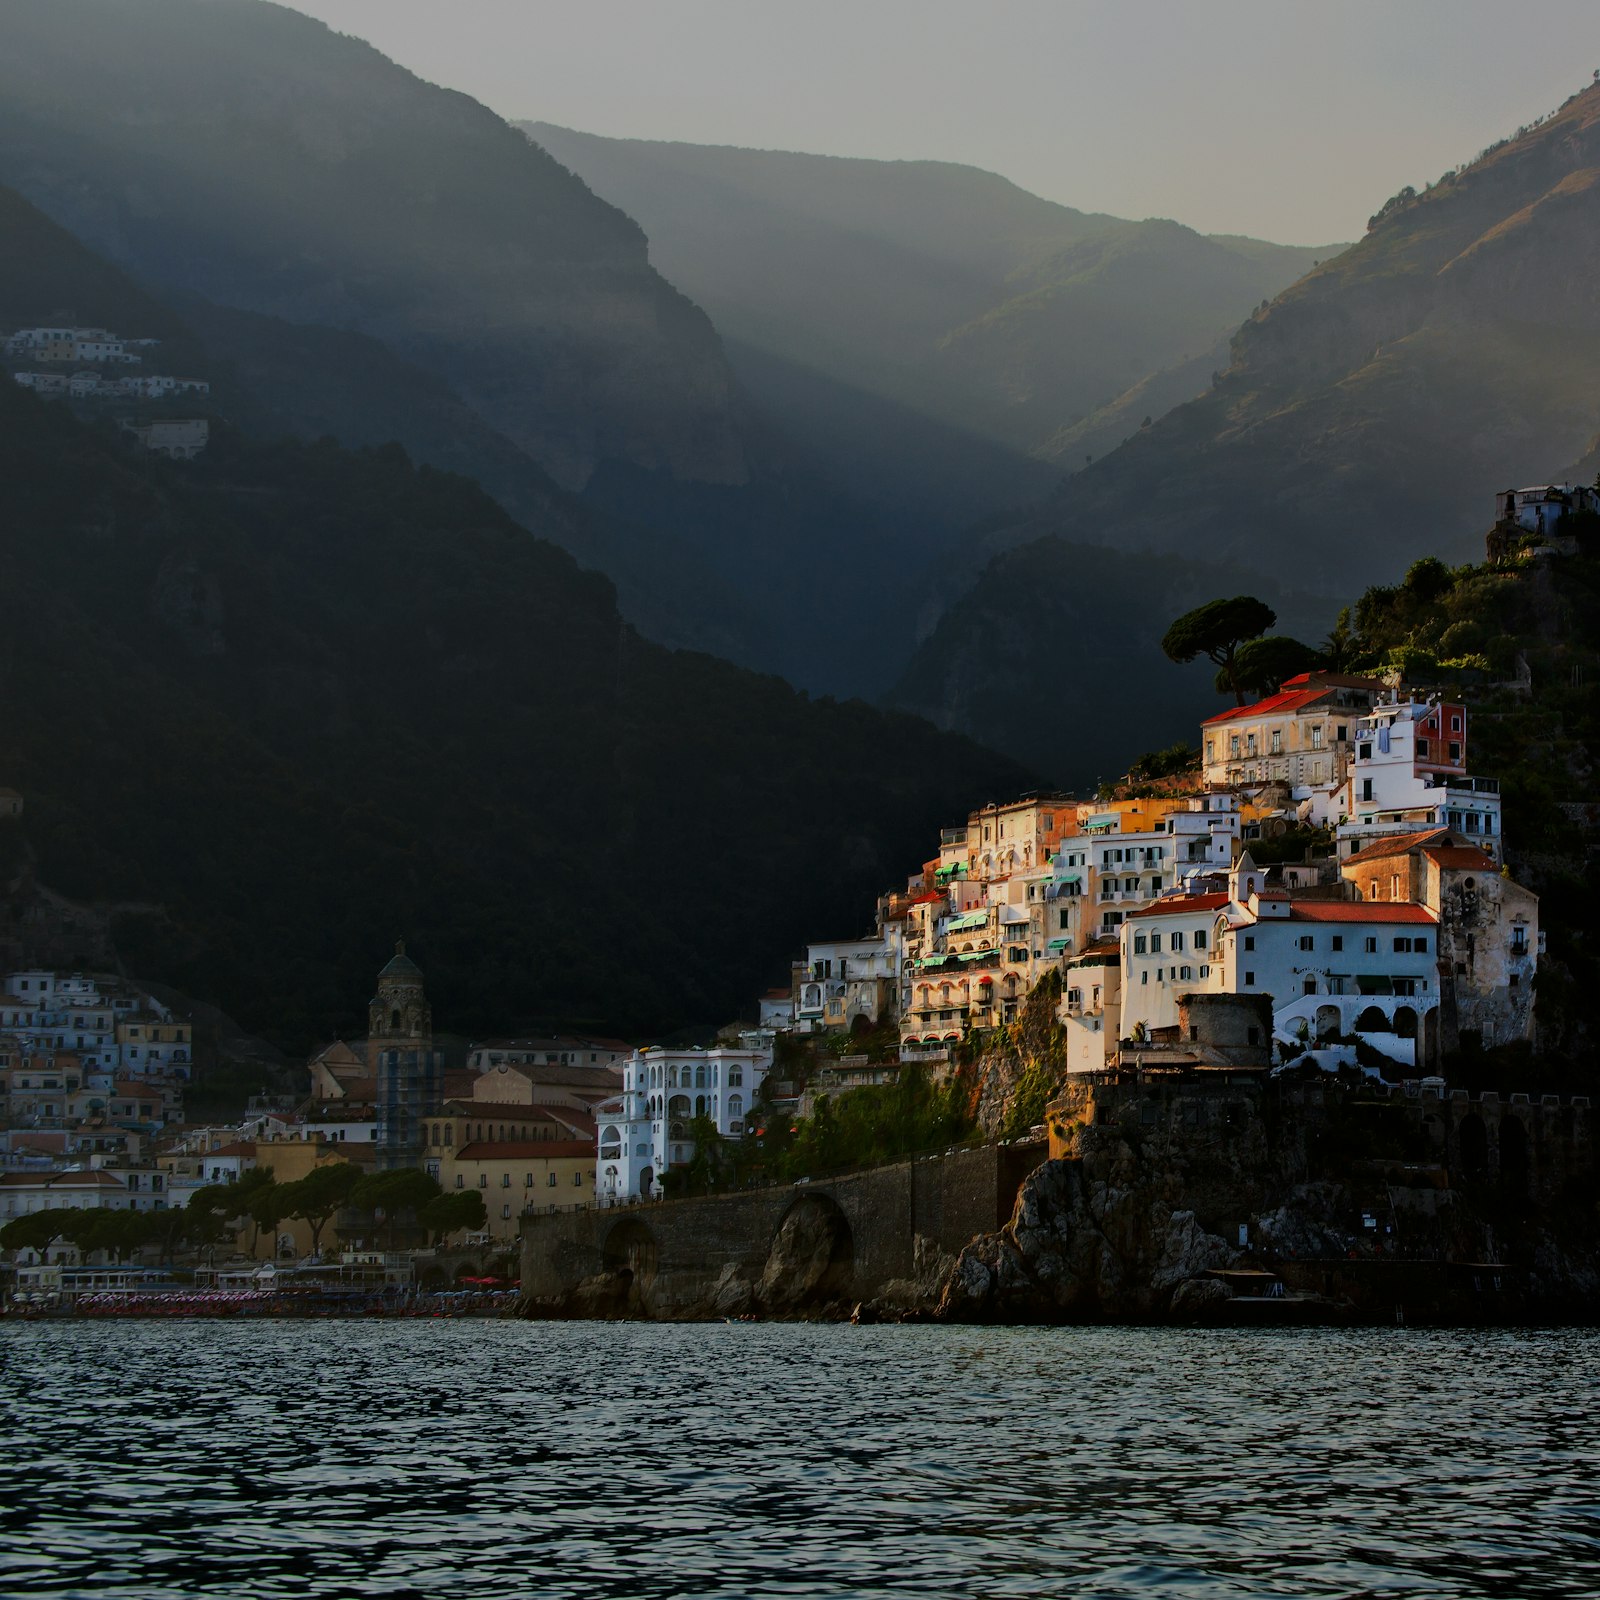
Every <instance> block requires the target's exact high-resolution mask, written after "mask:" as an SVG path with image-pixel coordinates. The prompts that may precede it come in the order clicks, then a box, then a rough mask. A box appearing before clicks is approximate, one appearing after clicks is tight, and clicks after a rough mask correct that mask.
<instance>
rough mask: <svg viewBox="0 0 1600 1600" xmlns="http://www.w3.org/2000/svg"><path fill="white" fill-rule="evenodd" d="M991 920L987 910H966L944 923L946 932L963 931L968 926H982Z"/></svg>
mask: <svg viewBox="0 0 1600 1600" xmlns="http://www.w3.org/2000/svg"><path fill="white" fill-rule="evenodd" d="M988 920H989V913H988V912H987V911H965V912H963V913H962V914H961V915H960V916H959V917H951V919H950V920H949V921H948V922H947V923H946V924H945V925H944V931H945V932H946V933H961V932H964V931H965V930H966V929H968V928H981V927H983V926H984V925H985V924H986V923H987V922H988Z"/></svg>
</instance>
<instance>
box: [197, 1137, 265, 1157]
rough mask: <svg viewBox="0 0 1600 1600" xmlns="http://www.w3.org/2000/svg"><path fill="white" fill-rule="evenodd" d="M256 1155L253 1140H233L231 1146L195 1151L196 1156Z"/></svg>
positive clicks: (225, 1145)
mask: <svg viewBox="0 0 1600 1600" xmlns="http://www.w3.org/2000/svg"><path fill="white" fill-rule="evenodd" d="M255 1153H256V1147H255V1142H254V1140H251V1139H235V1140H234V1142H233V1143H232V1144H224V1145H218V1146H217V1148H216V1149H215V1150H203V1151H196V1152H195V1154H196V1155H207V1156H253V1155H254V1154H255Z"/></svg>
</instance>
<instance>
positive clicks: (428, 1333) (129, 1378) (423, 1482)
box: [0, 1322, 1600, 1600]
mask: <svg viewBox="0 0 1600 1600" xmlns="http://www.w3.org/2000/svg"><path fill="white" fill-rule="evenodd" d="M0 1398H3V1401H4V1406H5V1411H4V1416H5V1441H4V1456H3V1458H0V1471H3V1473H4V1490H3V1494H0V1591H4V1592H5V1593H6V1594H8V1595H9V1594H28V1595H35V1594H39V1595H43V1594H55V1595H61V1594H72V1595H95V1596H101V1595H124V1596H130V1595H141V1596H157V1595H173V1594H197V1593H208V1594H229V1595H233V1594H237V1595H324V1594H326V1595H335V1594H356V1595H367V1594H371V1595H379V1594H382V1595H396V1596H409V1595H449V1596H454V1595H552V1596H666V1595H673V1596H691V1595H699V1596H711V1595H716V1596H738V1595H746V1596H758V1595H760V1596H766V1595H775V1596H776V1595H785V1596H791V1595H798V1596H846V1595H885V1594H888V1595H898V1594H919V1595H961V1596H968V1595H971V1596H980V1595H981V1596H1012V1595H1016V1596H1029V1597H1037V1596H1057V1595H1072V1596H1085V1597H1087V1596H1120V1595H1146V1594H1151V1593H1158V1594H1161V1595H1164V1596H1171V1597H1174V1600H1186V1597H1189V1596H1198V1595H1205V1596H1251V1597H1255V1596H1294V1597H1309V1596H1324V1595H1348V1596H1356V1595H1361V1596H1391V1595H1405V1596H1412V1595H1415V1596H1428V1597H1434V1596H1457V1595H1482V1596H1495V1597H1508V1600H1531V1597H1537V1596H1584V1597H1593V1596H1595V1595H1597V1594H1600V1335H1595V1334H1592V1333H1573V1332H1537V1333H1438V1332H1424V1331H1402V1330H1391V1331H1384V1332H1378V1333H1373V1332H1359V1333H1358V1332H1346V1331H1337V1332H1330V1331H1320V1330H1319V1331H1295V1332H1288V1331H1284V1332H1257V1331H1248V1332H1177V1331H1172V1332H1167V1331H1148V1330H1145V1331H1129V1330H1124V1329H1117V1330H1093V1329H1051V1330H1033V1329H1005V1330H998V1331H988V1330H984V1331H978V1330H970V1329H949V1328H850V1327H801V1326H748V1325H733V1326H727V1325H721V1324H718V1325H715V1326H710V1327H650V1326H641V1325H615V1324H604V1325H602V1324H565V1325H550V1324H537V1323H502V1322H367V1323H362V1322H256V1323H224V1322H188V1323H183V1322H148V1323H143V1322H126V1323H121V1324H111V1325H108V1324H104V1323H87V1322H85V1323H72V1322H59V1323H33V1324H16V1323H11V1324H5V1325H0Z"/></svg>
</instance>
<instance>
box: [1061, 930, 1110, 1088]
mask: <svg viewBox="0 0 1600 1600" xmlns="http://www.w3.org/2000/svg"><path fill="white" fill-rule="evenodd" d="M1061 984H1062V988H1061V1003H1060V1005H1059V1006H1058V1007H1057V1010H1056V1016H1057V1019H1058V1020H1059V1021H1060V1023H1061V1026H1062V1028H1063V1029H1064V1030H1065V1031H1066V1036H1067V1071H1068V1072H1103V1071H1105V1069H1106V1068H1107V1067H1108V1066H1110V1065H1111V1063H1112V1062H1113V1061H1114V1060H1115V1059H1116V1054H1117V1044H1118V1042H1119V1040H1120V1039H1121V1037H1122V957H1121V952H1120V949H1119V947H1118V942H1117V940H1116V939H1102V940H1098V941H1096V942H1095V943H1094V944H1091V945H1088V946H1086V947H1085V948H1084V949H1083V950H1081V951H1079V953H1078V954H1077V955H1075V956H1074V957H1072V959H1071V960H1069V961H1068V962H1067V965H1066V969H1065V971H1064V972H1063V973H1062V977H1061Z"/></svg>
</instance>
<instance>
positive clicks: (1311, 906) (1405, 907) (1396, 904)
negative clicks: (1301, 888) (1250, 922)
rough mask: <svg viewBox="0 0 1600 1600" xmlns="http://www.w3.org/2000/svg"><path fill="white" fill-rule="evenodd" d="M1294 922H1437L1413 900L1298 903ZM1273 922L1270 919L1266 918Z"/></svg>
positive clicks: (1291, 911) (1291, 916) (1292, 911)
mask: <svg viewBox="0 0 1600 1600" xmlns="http://www.w3.org/2000/svg"><path fill="white" fill-rule="evenodd" d="M1289 919H1290V920H1291V921H1294V922H1437V921H1438V920H1439V919H1438V918H1437V917H1436V916H1435V915H1434V914H1433V913H1432V912H1431V911H1430V910H1429V909H1428V908H1427V907H1426V906H1419V905H1417V904H1416V903H1415V902H1414V901H1411V900H1294V901H1291V902H1290V905H1289ZM1266 920H1267V921H1269V922H1270V921H1271V920H1272V919H1271V918H1270V917H1269V918H1267V919H1266Z"/></svg>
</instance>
